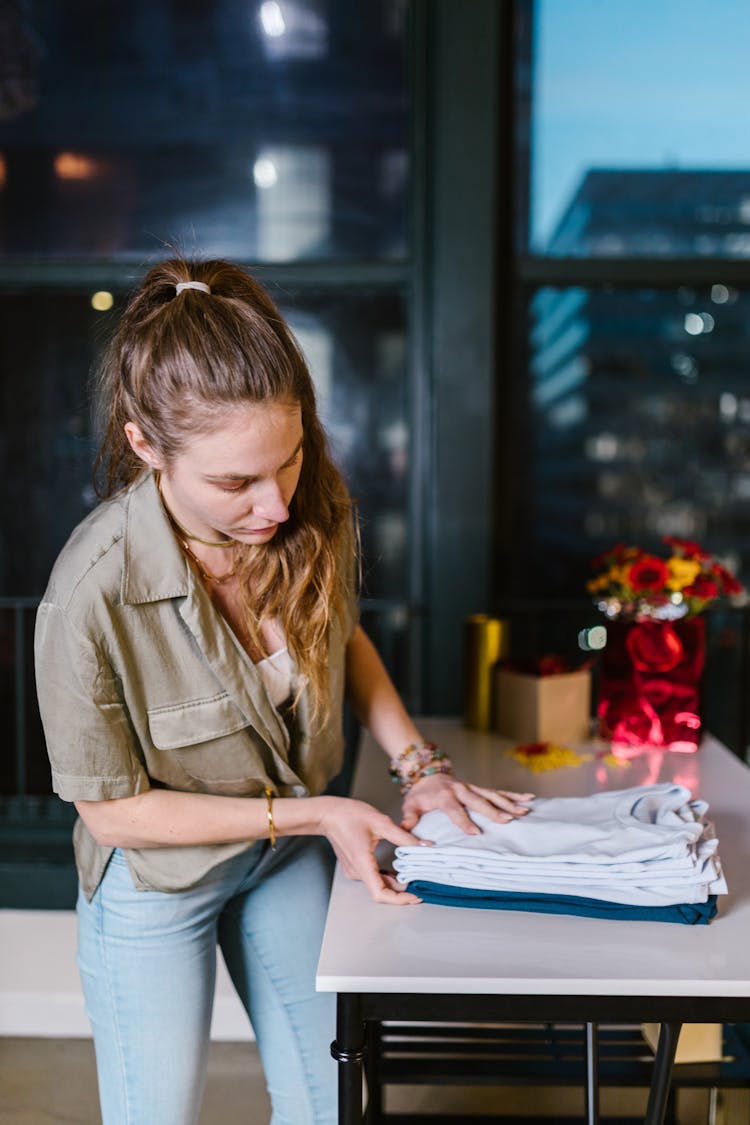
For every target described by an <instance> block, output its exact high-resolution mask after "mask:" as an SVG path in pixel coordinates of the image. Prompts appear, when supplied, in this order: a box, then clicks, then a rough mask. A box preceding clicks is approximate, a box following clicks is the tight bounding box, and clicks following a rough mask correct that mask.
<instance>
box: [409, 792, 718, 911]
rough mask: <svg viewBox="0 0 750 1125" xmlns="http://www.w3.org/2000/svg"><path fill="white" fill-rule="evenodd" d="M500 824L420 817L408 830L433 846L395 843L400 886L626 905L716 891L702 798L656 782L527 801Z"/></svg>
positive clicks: (713, 844)
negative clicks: (520, 812)
mask: <svg viewBox="0 0 750 1125" xmlns="http://www.w3.org/2000/svg"><path fill="white" fill-rule="evenodd" d="M529 807H530V812H529V813H528V814H527V815H526V816H524V817H519V818H517V819H515V820H513V821H511V822H510V823H509V824H497V823H496V822H495V821H492V820H489V819H488V818H486V817H483V816H481V815H480V814H475V813H471V814H470V815H471V817H472V819H473V820H474V821H475V823H476V824H477V825H478V826H479V827H480V828H481V829H482V836H481V837H478V836H467V835H466V834H465V833H464V832H463V831H462V830H461V829H460V828H459V827H458V826H457V825H455V824H454V823H453V822H452V821H451V820H450V819H449V818H448V817H447V816H446V815H445V814H444V813H442V812H438V811H433V812H430V813H427V814H425V815H424V816H423V817H422V818H421V819H420V821H419V824H418V825H417V826H416V828H415V829H414V833H415V835H418V836H420V837H421V838H423V839H430V840H434V841H435V844H436V846H435V847H433V848H421V847H399V848H397V849H396V859H395V862H394V867H395V869H396V871H397V873H398V878H399V879H400V881H401V882H403V883H408V882H411V881H412V880H414V879H421V880H426V881H430V882H435V883H442V884H444V885H449V886H456V887H471V888H476V889H490V890H492V889H494V890H504V891H515V892H519V891H520V892H524V891H528V892H530V893H537V894H540V893H541V894H566V895H576V896H579V897H588V898H597V899H600V900H602V901H607V902H621V903H626V904H631V905H641V904H642V905H671V904H679V903H688V902H690V903H696V902H705V901H706V899H707V897H708V895H709V894H723V893H726V890H727V887H726V883H725V881H724V878H723V875H722V871H721V862H720V860H719V857H718V854H717V847H718V841H717V840H716V838H715V836H714V833H713V829H712V826H711V825H710V824H708V823H707V822H706V821H705V820H704V819H703V818H704V814H705V812H706V811H707V808H708V806H707V805H706V803H705V801H700V800H692V799H691V795H690V792H689V790H687V789H686V788H685V787H684V786H679V785H671V784H668V783H667V784H661V785H652V786H638V787H635V788H632V789H624V790H616V791H611V792H605V793H596V794H593V795H591V796H588V797H552V798H537V799H535V800H534V801H532V802H531V803H530V806H529Z"/></svg>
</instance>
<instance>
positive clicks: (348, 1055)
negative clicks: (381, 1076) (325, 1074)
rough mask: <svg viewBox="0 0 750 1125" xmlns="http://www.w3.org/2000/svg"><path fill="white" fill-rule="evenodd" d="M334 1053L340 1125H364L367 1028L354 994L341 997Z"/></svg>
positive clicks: (344, 994) (341, 995)
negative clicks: (337, 1081) (363, 1103)
mask: <svg viewBox="0 0 750 1125" xmlns="http://www.w3.org/2000/svg"><path fill="white" fill-rule="evenodd" d="M331 1054H332V1055H333V1057H334V1058H335V1060H336V1062H337V1063H338V1064H339V1125H362V1121H363V1120H364V1119H363V1116H362V1064H363V1063H364V1059H365V1025H364V1022H363V1020H362V1014H361V1007H360V1000H359V996H356V995H354V994H352V993H343V994H341V993H340V994H339V997H338V1000H337V1004H336V1038H335V1039H334V1041H333V1043H331Z"/></svg>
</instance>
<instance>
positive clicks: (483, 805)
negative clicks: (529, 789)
mask: <svg viewBox="0 0 750 1125" xmlns="http://www.w3.org/2000/svg"><path fill="white" fill-rule="evenodd" d="M533 796H534V794H533V793H514V792H511V791H510V790H508V789H487V788H486V787H485V786H483V785H472V784H470V783H469V782H468V781H462V780H461V779H460V778H458V777H454V776H453V775H452V774H445V773H438V774H430V775H429V776H428V777H423V778H421V779H420V780H419V781H418V782H416V784H415V785H413V786H412V788H411V789H410V790H409V792H408V793H407V794H406V796H405V797H404V803H403V809H402V818H401V827H402V828H405V829H406V830H407V831H411V829H412V828H413V827H414V825H415V824H416V823H417V821H418V820H419V818H420V817H421V816H422V815H423V814H424V813H426V812H430V811H431V810H432V809H440V811H441V812H444V813H445V814H446V816H448V817H450V819H451V820H452V821H453V823H454V824H457V825H458V827H459V828H461V829H463V831H464V832H466V834H467V835H469V836H479V835H481V829H480V828H478V827H477V825H476V824H475V823H474V821H473V820H471V819H470V817H469V815H468V813H467V809H471V811H472V812H478V813H481V814H482V815H483V816H486V817H489V819H490V820H495V821H497V822H498V824H507V823H508V821H511V820H514V819H515V818H516V817H518V816H525V815H526V813H527V812H528V811H529V810H528V807H527V806H526V805H525V804H524V803H523V802H525V801H530V800H532V798H533Z"/></svg>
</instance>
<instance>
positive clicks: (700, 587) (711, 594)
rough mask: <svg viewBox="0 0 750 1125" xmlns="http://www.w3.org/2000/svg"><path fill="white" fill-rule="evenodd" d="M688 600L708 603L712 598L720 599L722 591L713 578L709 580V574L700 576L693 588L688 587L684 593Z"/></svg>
mask: <svg viewBox="0 0 750 1125" xmlns="http://www.w3.org/2000/svg"><path fill="white" fill-rule="evenodd" d="M682 592H683V594H685V595H686V597H688V598H698V599H699V600H700V601H702V602H708V601H710V600H711V599H712V598H718V597H719V595H720V594H721V590H720V589H719V586H718V584H717V583H716V582H714V580H713V578H709V577H708V575H707V574H699V575H698V577H697V578H696V580H695V582H693V584H692V585H691V586H686V587H685V589H684V590H683V591H682Z"/></svg>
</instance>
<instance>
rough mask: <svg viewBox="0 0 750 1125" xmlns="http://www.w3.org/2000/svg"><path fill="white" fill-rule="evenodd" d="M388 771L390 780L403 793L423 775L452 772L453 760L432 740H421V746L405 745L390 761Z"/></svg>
mask: <svg viewBox="0 0 750 1125" xmlns="http://www.w3.org/2000/svg"><path fill="white" fill-rule="evenodd" d="M388 773H389V774H390V778H391V781H393V782H394V784H396V785H400V786H401V792H402V794H405V793H408V792H409V790H410V789H411V788H412V786H414V785H416V784H417V782H418V781H421V780H422V778H423V777H429V776H430V775H431V774H436V773H453V762H452V761H451V760H450V758H449V757H448V756H447V754H444V753H443V751H442V750H439V749H438V747H437V746H436V745H435V743H434V742H423V743H422V745H421V746H415V745H413V744H412V745H411V746H407V747H406V749H405V750H404V751H403V753H401V754H399V756H398V757H397V758H395V759H394V760H393V761H392V762H391V764H390V766H389V768H388Z"/></svg>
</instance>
